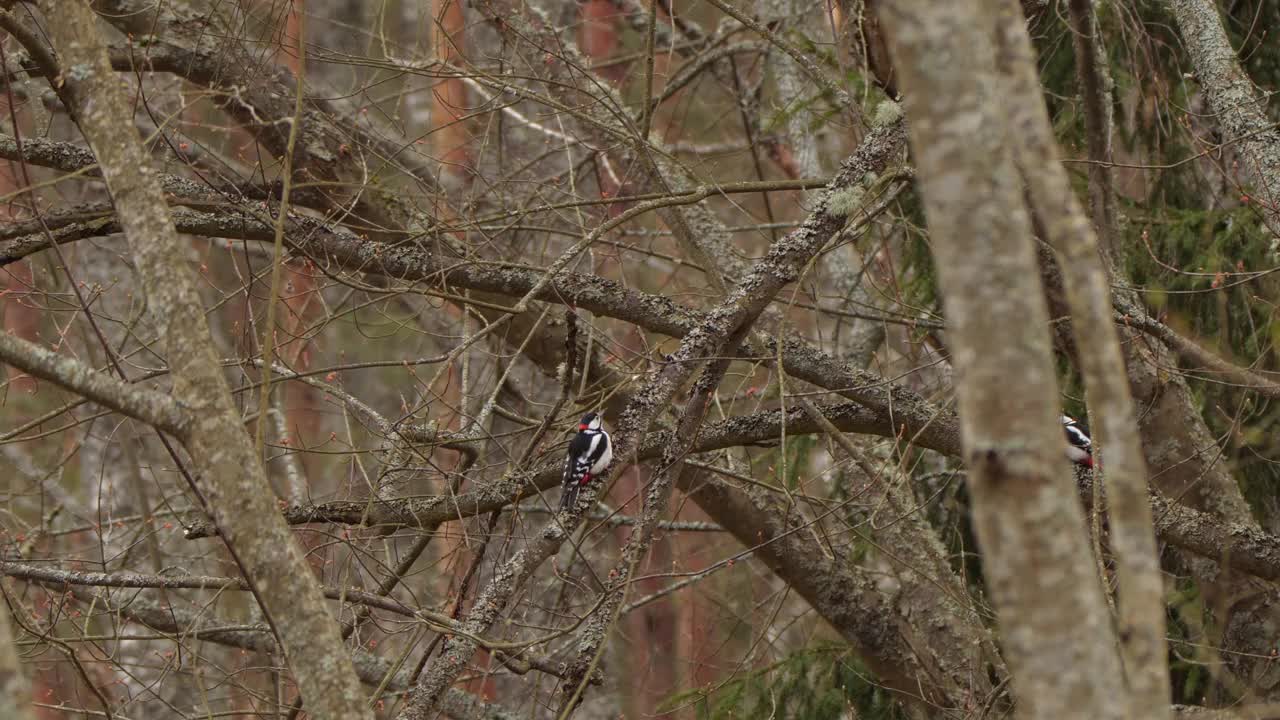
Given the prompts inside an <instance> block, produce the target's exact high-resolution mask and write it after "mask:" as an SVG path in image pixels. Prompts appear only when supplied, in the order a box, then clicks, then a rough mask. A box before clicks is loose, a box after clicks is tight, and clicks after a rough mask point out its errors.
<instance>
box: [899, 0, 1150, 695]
mask: <svg viewBox="0 0 1280 720" xmlns="http://www.w3.org/2000/svg"><path fill="white" fill-rule="evenodd" d="M995 7H996V6H995V5H994V4H993V3H990V2H983V1H981V0H967V1H956V2H950V3H932V2H928V1H927V0H899V1H898V2H894V3H886V4H885V5H884V6H882V7H881V11H880V16H881V19H882V21H883V22H884V24H885V27H886V28H887V29H888V30H889V35H890V42H889V45H890V52H891V53H892V54H893V57H894V61H895V67H896V68H897V71H898V76H899V78H900V82H901V85H902V88H903V92H904V95H905V104H906V110H907V117H908V118H909V119H910V121H911V122H910V131H911V141H912V142H911V144H912V148H913V150H914V156H915V158H916V160H917V167H918V169H919V171H920V178H921V191H922V195H923V198H924V205H925V213H926V217H927V218H928V221H929V228H930V231H931V236H932V239H933V251H934V255H935V258H936V260H937V267H938V281H939V287H940V289H941V291H942V296H943V303H944V307H945V308H946V311H947V323H948V327H949V328H950V329H951V332H950V333H949V336H948V339H949V341H950V348H949V349H950V350H951V351H952V357H953V361H954V366H955V370H956V380H957V387H956V394H957V397H958V402H959V407H960V418H961V429H962V432H961V435H962V437H963V438H964V445H965V457H966V460H967V461H968V464H969V466H970V468H971V470H970V476H969V477H970V480H969V486H970V489H971V493H972V495H973V503H974V526H975V530H976V532H977V535H978V540H979V544H980V545H981V547H982V549H983V559H984V561H983V570H984V573H985V575H986V577H987V581H988V585H989V587H990V589H991V594H992V596H993V598H994V601H995V605H996V608H997V610H998V611H999V621H998V624H999V628H1000V631H1001V632H1000V636H999V637H1000V641H1001V645H1002V646H1003V648H1004V650H1005V657H1006V661H1007V662H1008V665H1009V671H1010V675H1011V676H1012V678H1013V689H1014V694H1015V697H1016V702H1017V705H1018V711H1019V715H1020V716H1021V717H1026V718H1045V719H1046V720H1048V719H1049V718H1052V719H1053V720H1062V719H1063V718H1081V719H1083V718H1090V719H1091V720H1096V719H1098V718H1115V719H1116V720H1119V719H1120V718H1124V717H1126V711H1127V708H1128V707H1129V706H1130V704H1129V702H1128V700H1127V694H1126V691H1125V688H1124V687H1123V684H1122V682H1121V667H1120V661H1119V657H1118V656H1117V653H1116V648H1115V644H1116V640H1115V635H1114V633H1113V631H1112V629H1111V626H1110V620H1109V618H1108V616H1107V609H1106V604H1105V601H1104V599H1103V596H1102V592H1101V588H1100V586H1099V584H1098V578H1097V577H1096V575H1095V573H1094V567H1093V562H1092V559H1091V554H1090V552H1089V547H1088V542H1087V534H1086V530H1085V521H1084V516H1083V513H1082V511H1081V509H1080V506H1079V503H1078V502H1077V501H1076V497H1075V492H1074V489H1073V488H1072V486H1071V478H1070V476H1069V470H1070V465H1069V464H1067V463H1066V462H1064V460H1063V450H1062V448H1063V439H1062V431H1061V428H1060V427H1059V424H1058V422H1057V417H1058V415H1059V413H1060V410H1059V407H1058V402H1057V397H1056V392H1055V382H1054V375H1053V365H1052V356H1051V349H1050V342H1049V333H1048V321H1049V314H1048V309H1047V307H1046V305H1045V301H1044V295H1043V292H1042V290H1041V287H1040V279H1039V273H1038V271H1037V267H1036V256H1035V251H1034V248H1033V245H1032V240H1031V224H1030V220H1029V218H1028V216H1027V213H1026V211H1025V208H1024V207H1023V205H1022V194H1021V188H1020V183H1019V181H1018V176H1017V173H1016V171H1015V169H1014V166H1013V162H1012V158H1011V154H1010V152H1009V151H1008V149H1007V148H1006V147H1005V146H1004V145H1003V138H1004V137H1005V136H1006V133H1007V132H1009V131H1011V130H1012V128H1008V127H1007V126H1006V124H1005V120H1004V117H1003V116H1002V115H1001V114H1000V113H998V112H997V109H996V107H997V106H996V104H995V103H994V98H995V97H996V94H997V92H998V88H997V78H996V66H995V62H996V58H995V52H994V48H993V47H992V41H993V39H994V37H993V32H994V29H995V27H996V25H995V22H996V17H995V13H994V10H995Z"/></svg>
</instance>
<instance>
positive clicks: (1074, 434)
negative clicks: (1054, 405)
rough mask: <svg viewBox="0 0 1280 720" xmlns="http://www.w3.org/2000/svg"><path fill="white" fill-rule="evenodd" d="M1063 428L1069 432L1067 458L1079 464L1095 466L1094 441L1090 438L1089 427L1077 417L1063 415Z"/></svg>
mask: <svg viewBox="0 0 1280 720" xmlns="http://www.w3.org/2000/svg"><path fill="white" fill-rule="evenodd" d="M1062 429H1063V431H1064V432H1066V434H1067V458H1068V459H1070V460H1071V461H1072V462H1074V463H1075V464H1077V465H1083V466H1085V467H1089V468H1091V467H1093V441H1092V440H1090V439H1089V434H1088V430H1089V428H1087V427H1085V426H1083V425H1081V424H1080V423H1079V422H1077V421H1076V420H1075V418H1072V417H1068V416H1066V415H1063V416H1062Z"/></svg>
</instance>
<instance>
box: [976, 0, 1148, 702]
mask: <svg viewBox="0 0 1280 720" xmlns="http://www.w3.org/2000/svg"><path fill="white" fill-rule="evenodd" d="M999 16H1000V26H999V31H998V33H997V37H998V42H999V45H1000V56H999V57H1000V62H999V65H1000V68H999V69H1000V71H1001V72H1002V74H1003V80H1004V82H1003V84H1002V86H1001V87H1002V88H1003V89H1004V90H1005V93H1004V94H1005V97H1007V98H1008V99H1009V101H1010V102H1009V107H1010V120H1011V125H1012V127H1011V129H1012V130H1013V132H1011V133H1010V135H1009V137H1012V138H1015V147H1016V158H1017V159H1016V164H1017V165H1018V166H1019V167H1020V168H1021V170H1022V177H1023V178H1024V179H1025V180H1026V182H1027V186H1028V189H1029V197H1030V199H1031V205H1032V207H1033V208H1035V210H1036V212H1037V213H1038V214H1039V217H1040V218H1041V221H1042V222H1043V223H1044V225H1045V230H1046V234H1047V236H1048V237H1047V239H1048V241H1049V243H1050V244H1051V245H1053V246H1054V247H1055V248H1056V249H1057V250H1058V252H1060V253H1061V254H1062V256H1063V262H1062V272H1063V276H1064V279H1065V285H1066V292H1067V300H1068V304H1069V305H1070V307H1071V317H1072V329H1073V331H1074V332H1075V336H1076V346H1077V347H1080V348H1087V352H1081V353H1079V355H1080V367H1081V370H1082V372H1083V374H1084V380H1085V385H1086V388H1087V398H1088V402H1089V416H1090V419H1092V420H1093V423H1092V425H1093V428H1094V432H1095V435H1094V439H1095V441H1097V442H1098V444H1099V450H1100V451H1101V453H1102V457H1103V459H1104V460H1105V468H1106V481H1107V500H1108V502H1107V509H1108V516H1109V518H1110V521H1111V523H1110V528H1111V540H1112V545H1113V547H1114V550H1115V555H1116V559H1117V574H1118V575H1119V581H1120V637H1121V638H1122V641H1123V643H1122V646H1121V647H1122V649H1123V651H1124V658H1125V661H1126V669H1127V670H1128V679H1129V684H1130V687H1131V689H1132V691H1133V693H1132V696H1131V700H1132V702H1133V705H1132V706H1131V707H1130V708H1129V712H1128V717H1129V718H1132V719H1134V720H1138V719H1139V718H1168V717H1169V716H1170V714H1169V671H1168V665H1167V662H1166V660H1165V657H1166V654H1167V653H1168V648H1167V647H1166V644H1165V622H1164V615H1165V613H1164V581H1163V578H1162V577H1161V574H1160V564H1159V557H1158V553H1157V550H1156V537H1155V530H1154V529H1153V521H1152V516H1151V502H1150V499H1149V496H1148V492H1147V467H1146V463H1145V462H1144V459H1143V455H1142V444H1141V438H1140V437H1139V435H1138V419H1137V412H1136V410H1135V408H1134V403H1133V396H1132V395H1131V394H1130V392H1129V381H1128V375H1127V373H1126V371H1125V363H1124V355H1123V353H1122V352H1121V349H1120V336H1119V333H1118V332H1117V330H1116V326H1115V322H1114V321H1113V320H1112V316H1113V315H1114V311H1113V310H1112V305H1111V292H1110V288H1109V281H1108V274H1107V271H1106V268H1105V266H1104V264H1103V256H1102V255H1101V249H1100V247H1099V243H1098V239H1097V237H1096V236H1095V234H1094V232H1093V229H1092V227H1090V224H1089V219H1088V218H1087V217H1086V216H1085V213H1084V210H1083V208H1081V207H1080V204H1079V202H1078V201H1077V200H1076V197H1075V195H1074V194H1073V191H1072V189H1071V183H1070V181H1069V179H1068V178H1067V173H1066V171H1065V170H1064V169H1063V167H1062V164H1061V161H1060V160H1059V157H1058V148H1057V142H1056V140H1055V139H1054V137H1053V129H1052V125H1051V124H1050V121H1049V114H1048V111H1047V110H1046V108H1045V105H1044V93H1043V90H1042V88H1041V86H1040V79H1039V74H1038V71H1037V68H1036V62H1035V55H1034V52H1033V50H1032V48H1031V39H1030V38H1029V37H1028V36H1027V31H1026V24H1025V21H1024V20H1023V15H1022V9H1021V7H1019V5H1018V4H1017V3H1016V2H1015V1H1014V0H1003V1H1002V2H1001V12H1000V14H999ZM1094 182H1099V180H1097V179H1096V178H1095V179H1094ZM1104 189H1105V188H1104ZM1104 194H1105V193H1104ZM1098 202H1099V203H1100V204H1099V205H1098V206H1097V207H1098V210H1099V212H1100V213H1103V214H1104V215H1105V208H1106V203H1105V201H1103V200H1099V201H1098Z"/></svg>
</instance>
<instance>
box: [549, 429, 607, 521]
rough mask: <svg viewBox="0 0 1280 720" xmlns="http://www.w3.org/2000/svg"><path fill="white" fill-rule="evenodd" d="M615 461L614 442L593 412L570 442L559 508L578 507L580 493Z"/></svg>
mask: <svg viewBox="0 0 1280 720" xmlns="http://www.w3.org/2000/svg"><path fill="white" fill-rule="evenodd" d="M611 460H613V442H612V441H611V440H610V439H609V433H607V432H605V431H604V428H603V427H602V423H601V420H600V416H599V415H598V414H596V413H593V412H590V413H587V414H586V415H583V416H582V420H580V421H579V422H578V434H577V435H574V436H573V440H570V441H569V456H568V457H567V458H565V461H564V492H563V493H562V494H561V495H560V509H561V510H565V509H567V508H572V507H573V506H574V505H576V504H578V493H579V492H581V491H582V488H584V487H586V486H587V485H588V484H589V483H590V482H591V479H592V478H593V477H595V476H597V475H599V474H600V473H602V472H604V469H605V468H607V467H609V461H611Z"/></svg>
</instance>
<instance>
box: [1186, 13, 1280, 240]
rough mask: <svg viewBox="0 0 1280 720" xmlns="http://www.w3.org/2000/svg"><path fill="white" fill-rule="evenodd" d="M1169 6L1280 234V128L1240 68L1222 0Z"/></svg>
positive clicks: (1226, 138) (1227, 134)
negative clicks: (1221, 10) (1225, 23)
mask: <svg viewBox="0 0 1280 720" xmlns="http://www.w3.org/2000/svg"><path fill="white" fill-rule="evenodd" d="M1166 5H1167V6H1168V7H1169V9H1170V10H1172V11H1173V16H1174V18H1175V19H1176V20H1177V23H1178V31H1179V32H1180V33H1181V35H1182V41H1183V43H1184V44H1185V45H1186V48H1187V52H1188V53H1190V55H1191V62H1192V64H1193V65H1194V66H1195V70H1196V76H1197V78H1198V79H1199V80H1200V87H1201V88H1202V89H1203V90H1204V92H1205V95H1207V96H1208V98H1209V107H1211V108H1213V111H1214V113H1215V114H1216V116H1217V121H1218V123H1220V124H1221V125H1222V129H1223V131H1224V132H1223V141H1224V142H1239V144H1240V147H1241V150H1242V151H1243V153H1244V156H1245V157H1246V158H1247V159H1248V161H1249V162H1248V163H1246V165H1245V168H1244V170H1245V172H1246V173H1247V174H1248V175H1251V176H1253V177H1254V178H1255V180H1256V190H1257V194H1258V200H1259V201H1260V202H1259V203H1258V204H1259V205H1260V206H1261V207H1262V208H1263V212H1264V214H1265V216H1266V220H1267V223H1268V225H1269V226H1270V228H1271V232H1272V233H1273V234H1276V235H1280V130H1277V129H1276V126H1275V123H1274V122H1273V121H1272V120H1271V118H1269V117H1268V116H1267V106H1266V103H1265V101H1263V100H1262V99H1261V98H1259V97H1258V96H1257V94H1256V93H1255V92H1254V86H1253V82H1252V81H1251V80H1250V79H1249V76H1248V75H1246V74H1245V72H1244V69H1243V68H1241V67H1240V62H1239V60H1238V59H1237V58H1236V51H1235V49H1234V48H1232V47H1231V41H1230V40H1229V39H1228V38H1227V33H1226V31H1225V30H1224V29H1223V27H1222V21H1221V20H1220V19H1219V17H1218V5H1217V3H1214V2H1210V0H1168V1H1167V2H1166Z"/></svg>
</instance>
